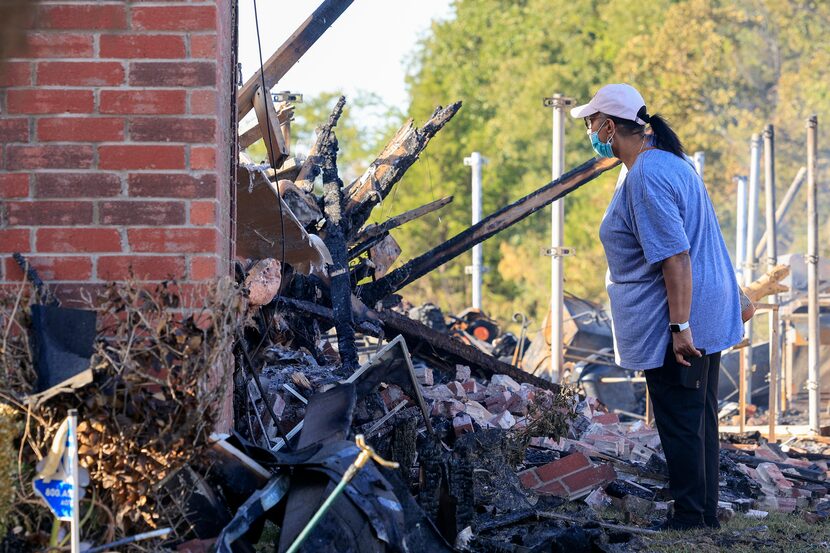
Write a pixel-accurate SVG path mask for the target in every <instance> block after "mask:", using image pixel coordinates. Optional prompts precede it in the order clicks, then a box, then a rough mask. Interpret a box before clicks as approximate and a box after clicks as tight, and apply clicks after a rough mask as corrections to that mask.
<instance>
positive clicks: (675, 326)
mask: <svg viewBox="0 0 830 553" xmlns="http://www.w3.org/2000/svg"><path fill="white" fill-rule="evenodd" d="M687 328H689V321H686V322H685V323H669V330H671V331H672V332H683V331H684V330H686V329H687Z"/></svg>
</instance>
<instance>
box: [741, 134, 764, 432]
mask: <svg viewBox="0 0 830 553" xmlns="http://www.w3.org/2000/svg"><path fill="white" fill-rule="evenodd" d="M749 152H750V154H749V193H748V196H749V201H748V203H747V214H746V248H744V252H745V255H746V259H745V261H744V274H743V277H744V286H747V285H749V284H750V283H752V282H753V281H754V280H755V268H756V267H757V266H758V259H757V258H756V257H755V250H754V246H755V236H756V230H757V228H758V194H759V192H760V188H761V185H760V183H761V137H760V136H758V135H757V134H753V135H752V141H751V142H750V150H749ZM744 328H745V334H746V337H747V340H748V341H749V345H748V346H747V347H745V348H744V349H743V352H742V353H741V355H742V356H743V359H744V377H745V378H744V379H743V382H742V385H743V386H744V400H745V401H749V402H750V403H751V402H752V374H753V373H754V372H755V368H754V365H753V363H752V338H753V336H752V334H753V332H752V331H753V327H752V319H750V320H749V321H747V323H746V324H745V325H744ZM745 415H746V413H741V418H742V419H745Z"/></svg>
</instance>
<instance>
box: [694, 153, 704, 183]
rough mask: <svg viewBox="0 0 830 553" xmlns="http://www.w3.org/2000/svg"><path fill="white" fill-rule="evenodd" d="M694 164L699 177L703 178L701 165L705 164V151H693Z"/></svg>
mask: <svg viewBox="0 0 830 553" xmlns="http://www.w3.org/2000/svg"><path fill="white" fill-rule="evenodd" d="M693 161H694V164H695V170H696V171H697V174H698V175H700V178H703V167H704V165H706V153H705V152H695V155H694V158H693Z"/></svg>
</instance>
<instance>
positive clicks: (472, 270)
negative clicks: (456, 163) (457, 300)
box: [464, 152, 487, 309]
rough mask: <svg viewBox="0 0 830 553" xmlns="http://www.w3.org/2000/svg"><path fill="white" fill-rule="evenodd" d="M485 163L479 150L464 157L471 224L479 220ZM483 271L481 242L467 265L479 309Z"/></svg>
mask: <svg viewBox="0 0 830 553" xmlns="http://www.w3.org/2000/svg"><path fill="white" fill-rule="evenodd" d="M486 163H487V158H485V157H484V156H482V155H481V154H480V153H479V152H473V153H472V154H470V157H465V158H464V165H468V166H469V167H470V169H471V170H472V210H473V224H474V225H475V224H476V223H478V222H479V221H481V168H482V166H483V165H484V164H486ZM483 271H484V268H483V265H482V250H481V244H476V245H475V246H473V264H472V266H471V267H467V273H469V274H470V275H472V277H473V303H472V306H473V307H475V308H476V309H481V274H482V272H483Z"/></svg>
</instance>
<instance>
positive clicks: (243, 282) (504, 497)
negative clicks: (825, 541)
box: [2, 99, 830, 552]
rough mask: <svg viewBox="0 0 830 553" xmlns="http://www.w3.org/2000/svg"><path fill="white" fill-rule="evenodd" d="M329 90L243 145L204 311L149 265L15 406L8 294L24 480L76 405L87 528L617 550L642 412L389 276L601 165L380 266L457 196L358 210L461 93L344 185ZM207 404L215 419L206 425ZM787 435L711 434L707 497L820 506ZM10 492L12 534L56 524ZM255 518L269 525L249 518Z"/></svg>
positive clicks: (634, 530) (646, 435)
mask: <svg viewBox="0 0 830 553" xmlns="http://www.w3.org/2000/svg"><path fill="white" fill-rule="evenodd" d="M257 105H260V106H265V107H264V108H263V110H258V111H262V117H264V118H265V119H263V120H262V121H263V124H261V125H260V130H261V131H263V134H265V133H271V132H276V133H284V134H283V143H285V142H286V141H287V139H288V136H289V135H288V125H287V123H289V122H290V121H289V119H290V111H291V110H290V109H282V108H281V109H280V110H279V113H280V114H282V115H283V116H284V117H285V118H287V119H286V120H285V121H283V120H281V119H280V118H279V116H278V115H276V114H271V115H269V113H270V112H271V111H272V110H269V109H268V108H267V106H268V105H270V106H271V108H273V105H272V103H271V102H263V101H262V100H261V99H260V101H258V102H257ZM343 106H344V100H343V99H341V100H340V101H339V102H338V103H337V105H336V106H335V109H334V111H333V112H332V115H331V117H330V118H329V121H328V122H327V123H326V124H325V125H323V126H322V127H321V128H320V129H319V130H318V133H317V140H316V142H315V144H314V145H313V147H312V148H311V152H310V155H309V156H308V158H307V159H305V160H301V161H299V162H298V161H297V160H293V162H292V159H291V158H289V157H286V156H284V155H283V156H280V157H279V162H277V161H275V160H276V159H277V158H276V157H275V155H274V152H271V159H272V163H271V165H273V166H267V165H266V166H260V165H254V164H251V163H241V164H240V165H239V167H238V176H239V179H238V182H237V216H238V221H237V235H236V246H237V252H238V253H239V255H240V257H241V258H243V260H240V261H238V262H237V263H236V266H235V271H236V279H235V283H234V284H227V283H226V284H224V285H223V286H224V287H220V288H218V289H217V290H219V291H217V292H216V293H215V294H213V295H210V296H206V297H211V298H214V299H213V300H212V301H208V302H207V303H206V304H203V305H202V307H204V310H199V309H196V310H195V311H194V304H193V303H188V304H187V305H185V304H184V303H183V302H182V301H181V299H180V296H179V295H178V294H177V293H170V291H169V290H168V288H167V285H162V287H160V288H159V289H157V290H156V291H155V293H151V292H149V291H147V290H145V289H143V288H136V287H131V286H130V285H113V286H112V287H110V288H109V289H108V290H109V295H107V294H106V293H105V295H104V298H103V302H99V304H98V306H97V310H98V314H99V317H98V320H99V323H100V324H99V326H98V335H97V337H96V343H97V348H96V353H95V355H94V356H92V359H93V361H92V367H93V368H92V369H86V366H84V367H82V368H84V370H88V371H89V372H90V374H88V375H86V377H84V378H80V379H79V378H77V377H73V386H74V387H75V390H74V391H73V394H58V395H50V396H49V397H45V396H44V397H42V398H41V400H42V401H39V402H38V403H37V404H36V408H34V409H33V408H31V405H32V403H31V402H28V403H26V402H27V399H26V396H32V395H33V392H36V390H34V389H32V385H31V383H32V382H33V381H34V380H35V379H36V369H37V366H36V365H37V359H38V358H37V356H34V357H33V356H31V355H29V351H30V348H29V347H28V344H27V342H26V336H27V333H28V332H29V331H30V329H31V327H32V313H35V312H38V311H39V310H38V309H35V308H33V307H32V306H30V305H28V304H27V302H25V301H24V302H22V303H21V302H20V297H19V296H18V297H17V298H16V299H15V298H6V299H5V300H4V302H5V303H4V305H13V308H11V309H10V310H9V311H8V312H7V313H3V314H2V315H3V321H7V322H8V325H7V326H6V327H7V328H13V329H14V330H13V332H11V333H9V332H7V333H6V335H5V337H4V344H3V351H2V354H3V356H4V357H3V361H4V369H5V374H6V375H7V377H8V382H9V385H8V389H7V390H5V391H4V398H3V399H4V402H8V403H9V404H11V405H13V406H15V407H18V408H19V409H20V411H21V412H22V413H25V414H27V416H28V417H29V419H30V420H29V422H28V423H27V429H26V430H25V432H24V438H23V441H24V442H26V443H27V445H28V446H29V447H28V448H24V449H25V451H26V453H25V454H23V457H25V458H24V459H23V461H24V463H23V464H22V465H19V467H18V470H19V475H20V478H19V479H18V480H19V481H21V482H22V481H23V479H24V476H25V477H28V476H29V473H31V472H33V470H34V465H35V463H36V461H38V460H39V459H40V458H41V457H42V456H43V452H45V451H46V449H48V441H49V439H50V436H51V435H53V434H54V432H55V428H56V426H57V424H58V423H59V422H60V418H61V417H63V416H64V414H65V413H66V411H67V410H68V409H69V408H74V409H77V410H78V411H79V418H80V420H82V421H84V422H83V423H82V425H81V426H80V427H79V431H80V437H79V442H80V445H81V450H82V451H81V452H80V456H81V463H82V464H83V465H84V466H85V467H86V469H87V470H88V471H89V477H90V478H89V480H90V487H91V488H92V490H93V493H92V494H90V495H89V496H88V497H87V498H85V499H84V502H83V504H84V506H85V508H87V509H88V513H90V515H89V517H87V520H88V521H89V522H88V525H89V526H88V527H87V529H86V530H85V531H84V535H85V536H86V537H88V538H89V539H97V540H99V541H102V542H107V541H111V540H112V539H113V538H115V537H118V536H117V535H116V534H115V530H117V533H118V534H129V533H134V532H137V531H141V530H144V529H147V528H157V527H160V526H162V527H167V528H169V533H168V534H167V537H166V538H164V540H165V541H163V542H159V543H157V544H156V545H158V547H159V548H163V547H164V548H171V549H172V548H177V549H178V550H179V551H194V552H195V551H203V550H204V549H205V548H206V547H208V546H213V547H215V548H216V550H217V551H220V552H225V551H231V550H239V549H240V548H242V549H245V548H246V547H247V546H250V545H253V544H256V543H257V542H261V541H263V540H271V541H273V542H274V545H275V546H276V547H277V550H279V551H286V550H289V549H290V550H292V551H295V550H297V551H321V550H332V549H335V548H337V550H344V551H345V550H349V551H384V550H390V551H439V552H440V551H451V550H453V548H458V549H472V550H476V551H526V550H534V549H538V548H542V549H548V550H550V549H556V550H568V551H589V550H596V549H600V550H603V551H613V550H620V548H622V547H623V546H631V547H634V546H635V545H636V540H638V539H640V538H639V536H643V535H645V534H648V533H649V532H650V531H649V530H648V529H647V527H648V526H649V525H651V524H653V523H654V522H656V521H658V520H660V519H662V518H663V517H665V516H666V515H667V514H668V513H669V512H670V511H671V501H670V495H669V490H668V485H667V484H668V475H667V467H666V462H665V458H664V456H663V454H662V450H661V447H660V440H659V436H658V434H657V432H656V431H655V430H654V429H653V428H651V427H650V426H649V425H647V424H646V423H645V422H644V421H634V422H631V421H623V420H621V419H620V415H619V414H617V413H611V412H609V411H608V410H607V409H606V408H605V407H604V406H603V405H602V404H601V403H600V402H599V401H598V400H596V399H594V398H591V397H584V396H581V397H580V396H577V395H576V394H575V392H574V391H573V390H571V389H569V388H564V387H560V386H559V385H557V384H554V383H552V382H550V381H547V380H544V379H542V378H540V377H538V376H535V375H533V374H530V373H528V372H525V371H523V370H521V369H519V368H517V366H516V364H517V363H516V358H517V355H516V352H517V351H519V348H522V349H523V348H524V347H525V344H524V342H525V339H524V336H521V337H520V339H519V340H514V343H511V345H512V348H511V347H507V346H505V347H501V346H504V344H501V346H500V345H499V344H496V343H495V341H494V340H493V343H492V344H491V343H490V341H491V340H492V339H493V337H494V336H495V332H494V328H495V327H494V326H493V324H494V323H493V322H492V321H489V320H488V319H487V318H486V316H483V314H475V313H465V314H464V316H463V317H461V318H460V321H461V322H459V323H458V324H452V325H446V322H444V321H441V320H439V317H438V316H437V313H436V310H434V309H426V310H425V309H416V310H407V309H405V308H404V304H403V302H402V298H401V297H400V296H398V295H397V294H396V292H397V291H398V290H400V289H401V288H402V287H404V286H405V285H406V284H408V283H410V282H412V281H413V280H415V279H417V278H419V277H420V276H423V275H424V274H427V273H428V272H430V271H431V270H433V269H435V268H436V267H438V266H440V265H441V264H443V263H446V262H447V261H449V260H451V259H453V258H455V257H457V256H458V255H461V254H462V253H464V252H465V251H467V249H469V248H471V247H472V246H473V245H475V244H477V243H480V242H481V241H483V240H485V239H487V238H488V237H490V236H493V235H494V234H496V233H498V232H499V231H501V230H503V229H505V228H507V227H509V226H510V225H512V224H514V223H516V222H517V221H519V220H521V219H523V218H524V217H527V216H528V215H530V214H531V213H534V212H535V211H537V210H539V209H541V208H542V207H544V206H545V205H547V204H548V203H550V202H552V201H553V200H555V199H557V198H559V197H562V196H563V195H565V194H567V193H568V192H569V191H570V190H573V189H575V188H576V187H578V186H580V185H582V184H584V183H585V182H588V181H589V180H591V179H592V178H594V177H596V176H597V175H598V174H600V173H601V172H603V171H605V170H608V169H610V168H612V167H613V166H614V165H615V164H616V162H614V161H609V160H593V161H590V162H588V163H586V164H584V165H583V166H581V167H578V168H577V169H575V170H574V171H572V172H570V173H568V174H566V175H564V176H563V177H562V178H561V179H558V180H556V181H554V182H552V183H549V184H548V185H546V186H544V187H542V188H540V189H539V190H538V191H536V192H534V193H533V194H530V195H528V196H527V197H525V198H522V199H521V200H519V201H517V202H516V203H514V204H512V205H510V206H507V207H505V208H504V209H502V210H500V211H499V212H497V213H495V214H493V215H491V216H489V217H486V218H485V219H483V220H482V221H481V222H480V223H478V224H476V225H474V226H472V227H470V228H469V229H467V230H465V231H463V232H462V233H460V234H459V235H457V236H456V237H453V238H451V239H450V240H448V241H447V242H446V243H444V244H441V245H438V246H436V247H435V248H434V249H433V250H432V251H430V252H427V253H424V254H423V255H421V256H419V257H416V258H415V259H413V260H411V261H409V262H408V263H405V264H403V265H401V266H399V267H397V268H393V264H394V263H395V261H396V259H397V256H398V255H399V254H400V248H398V247H397V245H396V244H395V243H394V239H393V238H392V236H391V235H390V231H391V230H393V229H394V228H397V227H399V226H400V225H403V224H405V223H406V222H408V221H411V220H413V219H416V218H418V217H421V216H423V215H425V214H427V213H430V212H433V211H434V210H435V209H438V208H440V207H441V206H443V205H446V203H448V202H449V201H451V198H447V199H444V200H440V201H439V202H434V203H432V204H428V205H426V206H423V207H421V208H418V209H415V210H412V211H410V212H407V213H404V214H400V215H399V216H397V217H393V218H392V219H389V220H387V221H385V222H382V223H380V224H377V225H372V224H367V222H368V220H369V217H370V214H371V212H372V210H373V208H374V207H375V206H376V205H378V204H379V203H380V202H381V201H382V200H383V199H384V198H385V197H386V196H387V195H388V194H389V193H390V191H391V190H392V188H393V186H394V185H395V183H397V182H398V181H399V180H400V178H401V177H402V175H403V174H404V172H405V171H406V169H407V168H408V167H409V166H411V165H412V163H414V162H415V160H417V158H418V156H419V154H420V152H421V151H422V150H423V149H424V148H425V147H426V145H427V143H428V142H429V140H430V139H431V138H432V137H433V136H434V135H435V134H436V133H437V132H438V131H439V130H440V129H441V128H442V127H443V125H445V124H446V123H447V122H448V121H449V120H450V119H451V118H452V117H453V115H454V114H455V113H456V112H457V111H458V109H459V108H460V103H458V104H452V105H450V106H449V107H447V108H439V109H437V110H436V111H435V113H434V114H433V116H432V117H431V118H430V120H429V121H427V123H426V124H425V125H423V126H422V127H420V128H418V127H415V126H414V125H413V123H412V122H411V121H409V122H407V123H406V124H405V125H404V126H403V127H402V128H401V130H400V131H399V132H398V133H397V134H396V135H395V137H393V139H392V140H391V141H390V143H389V144H388V145H387V147H386V148H385V149H384V151H383V152H382V153H381V155H380V156H379V157H378V158H377V160H376V161H375V162H373V163H372V164H371V165H370V167H369V168H368V169H367V171H366V172H365V173H364V175H363V176H362V177H360V178H359V179H357V180H356V181H355V182H354V183H352V184H350V185H349V186H344V185H343V183H342V182H341V181H340V178H339V177H338V174H337V167H336V161H337V138H336V136H335V133H334V128H335V126H336V124H337V121H338V119H339V117H340V114H341V113H342V109H343ZM272 115H273V124H270V123H267V122H268V121H270V119H268V118H271V117H272ZM246 134H251V133H246ZM255 134H256V132H254V133H252V135H251V136H253V135H255ZM251 136H249V137H248V138H249V139H250V138H251ZM276 142H279V141H278V140H277V141H276ZM317 176H320V177H322V178H321V182H317V183H315V179H316V177H317ZM220 292H221V293H220ZM21 305H22V306H24V307H21ZM27 306H28V307H27ZM407 311H408V314H407ZM409 315H411V316H409ZM12 321H13V324H12ZM424 322H427V323H429V324H424ZM47 326H48V325H47ZM93 326H94V325H93ZM332 329H333V330H334V334H330V330H332ZM47 330H48V329H47ZM511 349H512V351H511ZM511 353H512V355H511ZM91 355H92V354H91V352H90V353H89V354H88V355H87V357H86V364H87V365H88V363H89V357H90V356H91ZM75 359H76V360H77V359H83V356H78V355H76V356H75ZM507 361H511V362H507ZM231 375H232V378H233V386H232V391H229V393H228V394H227V395H223V394H222V393H223V392H224V391H226V390H229V386H226V385H225V384H226V383H227V377H230V376H231ZM35 395H36V394H35ZM231 396H232V397H231ZM231 402H232V406H231ZM231 413H232V414H231ZM31 421H34V423H33V425H32V428H31V429H30V428H29V426H28V424H30V423H31ZM217 422H218V423H219V424H220V426H221V424H222V423H223V422H224V423H226V428H225V429H226V430H227V432H225V433H222V434H219V433H216V434H210V430H211V429H212V428H213V427H214V425H215V424H216V423H217ZM227 423H230V424H227ZM787 447H788V448H789V450H788V452H785V451H783V449H781V448H778V449H776V447H775V446H774V445H773V444H767V445H760V446H758V445H757V444H756V447H754V448H753V447H750V446H748V445H745V444H740V443H738V444H734V445H732V446H729V447H726V448H724V451H723V453H722V458H721V471H722V474H721V476H722V482H721V484H722V485H721V490H722V498H723V504H722V510H721V513H720V514H721V516H723V517H728V516H730V514H733V513H734V512H738V511H740V512H744V513H746V514H748V515H749V516H757V517H761V516H764V513H768V512H770V511H779V512H791V511H793V510H795V509H799V510H801V511H802V512H804V513H805V516H806V517H809V518H811V519H812V520H819V519H823V518H824V517H825V516H826V514H827V512H828V511H827V508H826V507H827V505H828V501H827V500H826V499H825V496H826V494H827V490H828V487H830V484H827V483H826V482H827V480H826V478H827V474H828V467H827V461H828V460H829V459H830V456H826V455H825V454H824V453H825V452H820V453H819V452H804V453H803V454H802V453H800V452H799V451H798V448H797V447H795V446H794V445H792V444H791V445H788V446H787ZM796 453H797V454H798V455H795V454H796ZM369 459H371V460H372V461H371V462H369ZM393 467H394V468H393ZM24 472H25V473H26V474H25V475H24ZM22 490H23V488H22V487H21V488H19V489H18V494H19V495H18V498H17V499H18V500H19V504H20V505H23V507H22V508H21V509H20V510H19V513H20V514H19V515H18V516H19V517H20V518H21V520H20V521H19V523H18V524H17V525H16V527H15V529H13V530H12V532H13V534H12V535H11V537H10V538H9V539H12V538H13V539H17V540H24V541H26V542H27V543H28V544H29V547H30V548H35V547H43V546H46V545H52V546H55V545H59V541H60V540H59V538H60V536H59V535H58V534H59V533H58V532H52V535H50V532H49V521H48V519H46V518H45V517H43V516H42V512H43V510H42V509H41V510H40V511H37V512H36V509H37V507H35V505H37V503H36V501H34V499H33V498H32V497H30V495H29V494H28V493H24V492H23V491H22ZM336 494H342V495H340V499H339V500H337V501H328V500H327V498H330V497H332V496H334V497H337V495H336ZM86 505H89V506H88V507H86ZM38 513H40V514H38ZM609 513H610V515H609ZM606 517H610V518H609V520H610V521H609V520H605V518H606ZM266 520H267V521H269V522H270V523H272V524H274V525H276V526H278V527H279V529H280V530H279V534H278V535H277V536H276V537H269V535H267V534H263V528H264V525H265V521H266ZM620 522H623V523H624V525H623V524H620ZM309 525H315V526H313V529H312V530H309V529H308V528H310V526H309ZM15 532H16V533H15ZM24 549H25V548H24Z"/></svg>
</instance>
